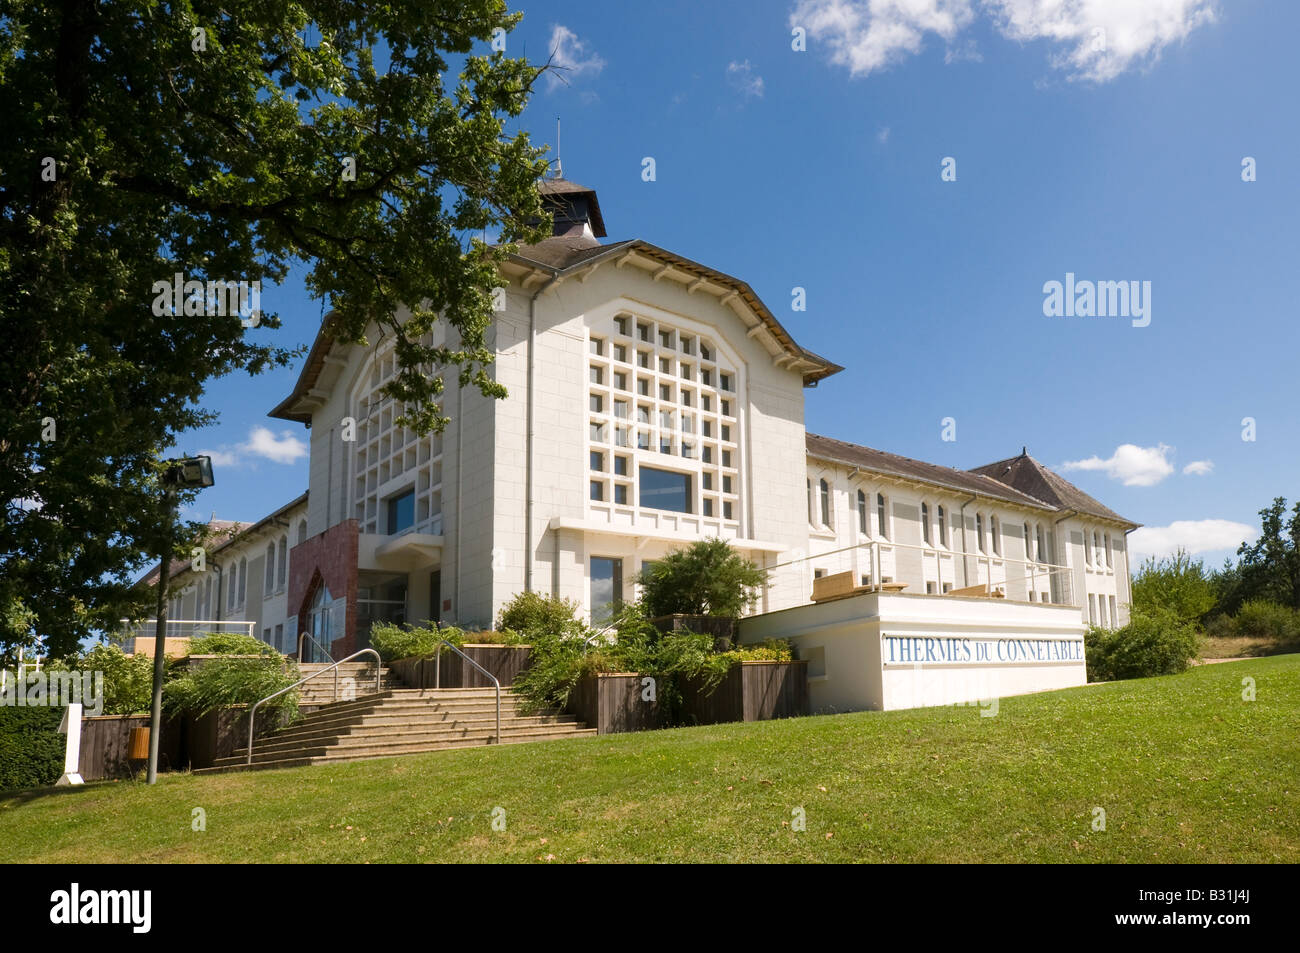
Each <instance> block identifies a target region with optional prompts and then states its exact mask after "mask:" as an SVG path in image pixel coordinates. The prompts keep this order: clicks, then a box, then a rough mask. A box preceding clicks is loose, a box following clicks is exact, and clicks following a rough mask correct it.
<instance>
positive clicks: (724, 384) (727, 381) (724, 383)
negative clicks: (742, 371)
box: [718, 373, 732, 390]
mask: <svg viewBox="0 0 1300 953" xmlns="http://www.w3.org/2000/svg"><path fill="white" fill-rule="evenodd" d="M718 387H719V388H720V389H722V390H731V389H732V387H731V375H730V374H722V373H719V374H718Z"/></svg>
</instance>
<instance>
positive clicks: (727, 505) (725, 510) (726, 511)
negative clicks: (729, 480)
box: [722, 500, 731, 520]
mask: <svg viewBox="0 0 1300 953" xmlns="http://www.w3.org/2000/svg"><path fill="white" fill-rule="evenodd" d="M722 518H723V519H724V520H729V519H731V501H730V500H724V501H723V503H722Z"/></svg>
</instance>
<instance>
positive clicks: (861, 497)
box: [858, 490, 871, 536]
mask: <svg viewBox="0 0 1300 953" xmlns="http://www.w3.org/2000/svg"><path fill="white" fill-rule="evenodd" d="M858 532H859V533H861V534H862V535H863V536H866V535H867V534H868V533H870V532H871V530H870V529H869V528H868V527H867V494H865V493H863V492H862V491H861V490H858Z"/></svg>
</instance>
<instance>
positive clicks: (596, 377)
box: [588, 367, 605, 384]
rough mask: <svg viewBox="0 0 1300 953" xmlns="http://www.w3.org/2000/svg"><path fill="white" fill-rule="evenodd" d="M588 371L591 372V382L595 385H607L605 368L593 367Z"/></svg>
mask: <svg viewBox="0 0 1300 953" xmlns="http://www.w3.org/2000/svg"><path fill="white" fill-rule="evenodd" d="M588 370H589V372H590V374H591V382H592V383H593V384H603V383H605V371H604V369H603V368H599V367H591V368H588Z"/></svg>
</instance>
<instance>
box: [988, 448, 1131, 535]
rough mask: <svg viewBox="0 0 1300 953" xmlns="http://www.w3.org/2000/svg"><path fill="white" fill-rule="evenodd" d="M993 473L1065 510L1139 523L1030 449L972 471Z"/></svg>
mask: <svg viewBox="0 0 1300 953" xmlns="http://www.w3.org/2000/svg"><path fill="white" fill-rule="evenodd" d="M970 472H971V473H978V474H982V475H984V476H987V477H990V478H992V479H994V480H998V481H999V482H1002V483H1005V484H1007V485H1008V486H1012V487H1015V488H1016V489H1017V490H1020V491H1021V492H1022V493H1028V494H1030V495H1031V496H1036V497H1038V498H1039V499H1041V500H1045V501H1046V502H1048V503H1050V504H1052V505H1053V506H1054V507H1056V508H1058V509H1062V510H1076V511H1078V512H1080V513H1086V514H1088V515H1089V516H1099V517H1101V518H1102V519H1108V520H1115V521H1116V522H1119V523H1127V524H1128V525H1130V526H1138V525H1139V524H1137V523H1134V522H1133V521H1132V520H1130V519H1125V518H1124V517H1123V516H1120V515H1119V514H1118V513H1116V512H1115V511H1114V510H1112V509H1111V508H1110V507H1108V506H1104V505H1103V504H1101V503H1099V502H1098V501H1097V500H1094V499H1093V498H1092V497H1091V496H1089V495H1088V494H1087V493H1084V492H1083V490H1081V489H1079V488H1078V487H1077V486H1075V485H1074V484H1073V483H1071V482H1070V481H1069V480H1067V479H1065V478H1064V477H1063V476H1061V475H1060V474H1058V473H1053V472H1052V471H1051V470H1049V469H1048V468H1047V467H1045V466H1043V465H1042V464H1041V463H1039V462H1038V461H1037V460H1035V459H1034V458H1033V457H1031V456H1030V455H1029V454H1028V452H1025V451H1022V452H1021V454H1020V456H1018V457H1010V458H1008V459H1006V460H999V461H997V462H996V463H990V464H986V465H985V466H982V467H976V468H975V469H973V470H971V471H970Z"/></svg>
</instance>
